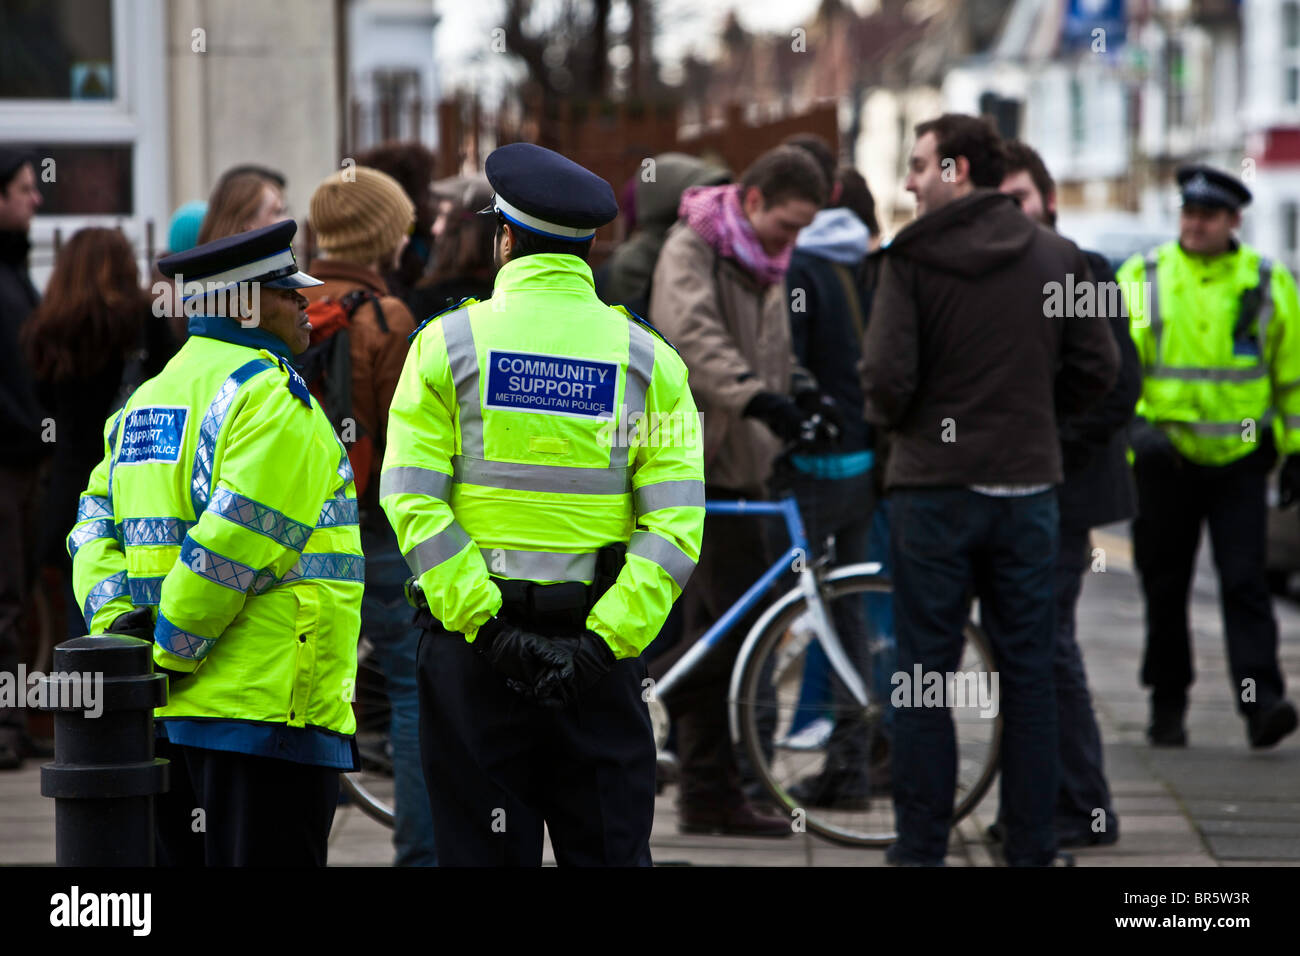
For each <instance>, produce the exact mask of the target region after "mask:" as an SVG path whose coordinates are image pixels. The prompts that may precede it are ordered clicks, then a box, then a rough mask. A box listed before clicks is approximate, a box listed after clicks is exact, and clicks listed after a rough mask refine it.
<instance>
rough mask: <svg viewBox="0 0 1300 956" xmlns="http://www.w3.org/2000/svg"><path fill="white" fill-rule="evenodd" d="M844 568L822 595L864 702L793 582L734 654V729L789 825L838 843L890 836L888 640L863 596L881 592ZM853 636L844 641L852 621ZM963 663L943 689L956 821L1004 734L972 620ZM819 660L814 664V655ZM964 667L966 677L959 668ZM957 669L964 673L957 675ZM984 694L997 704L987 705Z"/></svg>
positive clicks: (991, 765) (876, 578)
mask: <svg viewBox="0 0 1300 956" xmlns="http://www.w3.org/2000/svg"><path fill="white" fill-rule="evenodd" d="M860 567H861V566H856V567H847V568H841V569H838V570H836V571H833V572H831V573H830V574H828V575H826V577H825V578H824V579H823V582H822V595H823V601H824V602H825V604H826V609H827V611H828V613H829V615H830V618H831V620H832V622H834V624H835V626H836V630H837V632H838V633H840V634H841V641H842V642H843V643H844V645H845V650H846V652H848V653H849V654H850V656H851V657H854V658H855V659H856V660H857V661H858V665H857V666H858V669H859V671H866V673H863V675H862V676H863V677H864V678H865V683H866V684H867V687H868V690H869V692H870V700H871V703H870V705H869V706H868V707H867V708H866V709H863V708H862V707H860V706H858V705H857V704H856V703H855V702H854V701H853V700H852V698H851V697H850V696H849V695H848V694H847V692H845V691H844V689H843V688H842V686H840V681H839V680H838V678H833V677H832V676H831V675H832V674H833V670H831V669H829V665H827V664H826V663H825V657H824V654H822V653H821V651H820V643H819V642H818V641H817V639H816V636H815V632H814V631H813V629H812V626H811V621H810V619H809V617H808V616H807V613H806V612H807V608H808V605H807V599H806V598H805V597H804V596H803V595H802V594H801V593H799V592H798V591H797V590H795V591H791V592H789V593H788V594H787V595H785V596H784V597H783V598H781V599H780V600H779V601H778V602H777V603H776V604H775V605H773V606H772V608H770V609H769V610H768V612H767V613H766V614H765V615H764V616H763V618H761V619H760V620H759V622H758V623H757V624H756V625H755V626H754V629H753V631H751V632H750V635H749V637H748V638H747V640H746V642H745V646H744V647H743V648H742V649H741V653H740V657H739V658H738V660H737V662H736V670H735V672H734V675H733V680H732V694H731V699H730V705H731V708H732V720H733V735H738V737H739V741H740V744H741V746H742V749H743V752H744V753H745V754H746V756H747V757H748V759H749V763H750V765H751V766H752V767H753V768H754V770H755V772H756V774H757V776H758V778H759V779H760V780H761V781H762V783H763V785H764V787H765V788H766V790H767V792H768V793H769V794H770V796H771V797H772V799H773V800H775V801H776V802H777V803H778V804H779V805H780V806H782V807H784V808H785V809H786V810H787V811H789V812H790V814H791V819H792V823H800V822H801V823H802V825H803V827H805V828H806V829H807V830H810V831H812V832H814V833H818V834H820V835H822V836H824V837H826V838H827V839H830V840H833V841H835V842H837V843H843V844H848V845H852V846H886V845H888V844H890V843H893V842H894V840H895V839H896V838H897V834H896V832H895V827H894V802H893V797H892V793H891V790H892V784H891V781H890V774H889V766H890V754H889V749H890V743H889V741H890V739H891V736H892V719H891V704H890V696H891V693H892V692H893V691H894V689H895V687H894V685H893V683H892V681H891V678H892V677H893V674H894V672H895V670H896V668H897V665H896V662H895V660H894V658H893V654H892V644H891V643H890V642H889V641H888V640H887V639H882V638H881V636H880V635H879V634H878V633H876V632H875V629H874V628H873V627H872V625H871V619H872V614H871V613H870V612H869V609H868V606H867V602H868V601H869V600H879V599H880V597H879V596H885V597H886V599H887V596H888V595H889V593H890V592H891V590H892V586H891V584H890V582H889V580H888V579H887V578H885V577H884V576H882V575H879V574H874V573H868V572H865V571H862V570H860V569H859V568H860ZM853 622H857V625H856V630H857V632H858V643H857V644H856V648H857V650H856V653H855V650H854V647H855V645H854V643H853V641H851V640H848V639H846V635H845V632H846V631H853V630H854V629H855V627H854V624H853ZM965 637H966V640H965V645H964V650H963V656H962V662H961V665H960V669H959V672H958V675H959V676H958V677H957V679H956V680H955V681H949V682H948V691H949V693H951V694H953V695H954V696H953V697H950V698H949V700H953V699H955V700H956V701H957V702H958V703H959V704H964V706H956V707H953V708H951V712H952V714H953V719H954V724H955V728H956V736H957V788H956V794H955V801H954V810H953V822H954V823H956V822H957V821H958V820H960V819H961V818H962V817H963V816H965V815H966V814H967V813H969V812H970V811H971V810H972V809H973V808H974V807H975V805H976V804H978V803H979V801H980V800H981V799H982V798H983V797H984V795H985V793H987V792H988V789H989V787H990V785H991V784H992V782H993V778H994V776H995V775H996V773H997V760H998V747H999V743H1000V740H1001V733H1002V718H1001V716H1000V708H998V709H995V707H996V697H993V698H992V699H990V698H988V697H985V698H984V699H983V700H982V701H981V699H980V697H979V692H978V690H977V688H980V687H983V688H984V689H985V690H986V691H993V690H996V684H993V683H992V682H991V681H988V680H987V679H986V676H982V675H989V674H991V673H992V672H993V670H994V662H993V655H992V652H991V650H990V648H989V643H988V639H987V638H986V637H985V636H984V633H983V632H982V631H981V630H980V628H979V627H978V625H976V624H975V623H974V622H973V621H971V622H968V624H967V626H966V629H965ZM819 656H820V657H821V658H822V660H821V662H819V661H818V660H817V658H818V657H819ZM966 675H969V676H966ZM963 678H965V679H963ZM990 704H992V705H994V706H992V707H991V706H989V705H990Z"/></svg>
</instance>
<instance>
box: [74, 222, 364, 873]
mask: <svg viewBox="0 0 1300 956" xmlns="http://www.w3.org/2000/svg"><path fill="white" fill-rule="evenodd" d="M295 228H296V227H295V225H294V223H293V221H292V220H286V221H284V222H280V223H276V224H274V225H271V226H267V227H265V228H262V229H257V230H254V231H252V232H246V233H242V234H240V235H237V236H231V237H228V238H225V239H219V240H216V241H214V242H210V243H207V244H206V245H203V246H199V247H198V248H195V249H192V250H190V251H189V252H185V253H181V254H179V255H175V256H168V257H166V258H164V259H161V260H160V261H159V263H158V267H159V269H160V270H161V271H162V273H163V275H165V276H168V277H169V278H170V277H174V278H175V279H176V280H177V281H179V280H180V279H181V277H182V276H184V278H185V280H186V283H185V284H186V286H189V283H190V280H198V281H200V282H202V283H203V289H204V290H206V292H207V293H209V294H205V295H203V296H201V297H200V298H201V301H197V300H196V296H197V293H196V294H195V295H190V296H187V298H186V308H185V312H186V314H189V315H191V318H190V319H189V323H188V324H189V339H188V340H187V341H186V343H185V345H184V346H183V347H182V348H181V350H180V352H178V353H177V354H176V356H175V357H174V358H173V359H172V360H171V361H170V362H169V363H168V364H167V366H166V368H164V369H163V371H162V372H161V373H160V374H159V375H157V376H156V377H155V378H152V379H150V380H149V381H147V382H145V383H144V384H143V385H141V386H140V387H139V388H138V389H137V390H136V391H135V393H134V394H133V395H132V396H131V398H130V399H129V400H128V402H127V404H126V407H125V408H123V409H122V411H121V412H119V413H118V414H117V415H115V416H113V417H112V418H110V419H109V420H108V422H107V423H106V427H105V432H104V459H103V461H101V462H100V464H99V465H98V466H97V467H96V468H95V470H94V471H93V472H92V473H91V476H90V484H89V486H88V487H87V488H86V491H85V493H84V494H83V495H82V497H81V502H80V506H79V508H78V512H77V524H76V526H75V527H74V528H73V531H72V534H71V535H70V536H69V538H68V549H69V551H70V553H71V554H72V558H73V584H74V589H75V591H76V594H77V600H78V601H79V602H80V603H81V605H82V607H83V609H84V611H85V620H86V628H87V630H88V632H89V633H92V634H94V633H102V632H103V631H105V630H107V631H110V632H113V633H119V634H127V635H132V636H136V637H141V638H144V639H146V640H152V641H153V642H154V648H153V659H154V664H155V665H156V667H157V668H158V669H159V670H160V671H163V672H165V673H166V674H167V675H168V677H169V689H168V699H167V703H166V705H165V706H163V707H160V708H158V710H157V711H156V712H155V716H156V717H157V728H158V733H159V739H158V741H157V753H158V755H159V756H162V757H167V758H169V759H170V760H171V787H170V790H169V791H168V792H167V793H166V794H164V795H163V796H161V797H160V798H159V799H158V800H157V801H156V802H155V813H156V831H157V849H158V859H159V863H161V864H162V865H164V866H167V865H170V866H196V865H204V864H206V865H208V866H247V865H260V866H271V865H273V866H310V865H316V866H324V865H325V855H326V846H327V840H328V837H329V831H330V824H331V822H332V821H333V818H334V808H335V805H336V803H337V802H338V791H339V779H338V775H339V771H340V770H354V769H356V767H357V762H356V745H355V743H354V741H353V736H352V735H353V733H354V731H355V729H356V724H355V721H354V720H353V716H352V705H351V703H350V700H351V697H352V693H351V691H352V686H353V682H354V680H355V677H356V664H357V634H358V632H359V629H360V620H361V617H360V615H361V591H362V582H363V580H364V572H363V559H362V557H361V539H360V534H359V531H358V529H357V501H356V492H355V488H354V484H353V480H352V470H351V468H350V466H349V464H348V458H347V455H346V453H345V452H344V449H343V446H342V445H341V444H340V442H339V440H338V438H337V437H335V435H334V430H333V428H332V427H331V426H330V423H329V420H328V419H327V418H326V417H325V413H324V412H323V411H322V410H321V408H320V406H319V405H318V404H316V403H315V402H314V401H313V400H312V397H311V395H310V394H309V393H308V391H307V385H306V383H305V382H304V381H303V380H302V378H301V377H300V376H299V375H298V373H297V372H296V371H294V369H293V366H292V361H293V356H294V355H296V354H298V353H301V352H302V351H304V350H305V349H306V348H307V344H308V337H309V335H310V332H311V324H310V323H309V322H308V321H307V316H306V313H305V311H304V309H305V307H306V304H307V302H306V299H304V298H303V296H302V295H301V294H300V293H299V292H298V289H299V288H302V287H305V286H312V285H319V284H320V283H319V281H318V280H316V279H313V278H312V277H311V276H308V275H306V274H305V273H302V272H299V271H298V266H297V263H296V261H295V259H294V255H293V250H292V249H291V247H290V243H291V241H292V239H293V234H294V231H295ZM190 288H192V287H190ZM186 291H187V292H188V291H189V289H186ZM241 291H242V293H243V295H242V297H241V296H240V294H239V293H240V292H241ZM250 293H251V295H250ZM200 306H201V307H200ZM242 306H249V307H250V308H249V310H248V311H249V312H251V316H250V315H246V314H243V313H242V311H241V309H242ZM196 313H197V314H196ZM241 315H242V316H243V317H242V319H241V318H240V316H241ZM155 321H162V320H161V319H158V320H155ZM200 810H201V811H202V817H201V818H200V817H199V816H197V815H196V811H200ZM200 824H201V825H200Z"/></svg>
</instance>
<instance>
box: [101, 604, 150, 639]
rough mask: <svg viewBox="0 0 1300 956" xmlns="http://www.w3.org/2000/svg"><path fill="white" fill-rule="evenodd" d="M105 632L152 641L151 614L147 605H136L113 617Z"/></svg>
mask: <svg viewBox="0 0 1300 956" xmlns="http://www.w3.org/2000/svg"><path fill="white" fill-rule="evenodd" d="M104 633H105V634H118V635H121V636H123V637H138V638H139V639H140V640H142V641H149V642H150V643H152V642H153V614H151V613H150V612H149V609H148V608H147V607H138V608H136V609H135V610H134V611H127V612H126V613H125V614H119V615H118V616H117V617H115V618H113V623H112V624H110V625H108V630H107V631H105V632H104Z"/></svg>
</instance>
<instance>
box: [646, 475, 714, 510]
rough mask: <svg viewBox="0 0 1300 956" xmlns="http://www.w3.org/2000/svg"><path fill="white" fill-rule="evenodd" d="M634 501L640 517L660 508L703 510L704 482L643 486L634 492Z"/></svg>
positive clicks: (673, 482)
mask: <svg viewBox="0 0 1300 956" xmlns="http://www.w3.org/2000/svg"><path fill="white" fill-rule="evenodd" d="M632 496H633V497H632V501H633V505H634V507H635V509H636V513H637V514H638V515H644V514H649V513H650V512H652V511H658V510H659V509H660V508H703V507H704V482H702V481H689V480H686V481H660V482H657V483H656V484H653V485H642V486H641V487H640V488H637V489H636V490H635V491H633V492H632Z"/></svg>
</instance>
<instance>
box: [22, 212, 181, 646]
mask: <svg viewBox="0 0 1300 956" xmlns="http://www.w3.org/2000/svg"><path fill="white" fill-rule="evenodd" d="M22 345H23V348H24V350H25V352H26V357H27V360H28V362H29V363H30V367H31V371H32V377H33V378H34V379H35V380H36V386H37V392H38V395H39V396H40V398H41V401H42V404H43V405H44V406H45V408H47V409H48V410H49V411H50V413H51V418H50V419H48V420H47V428H46V430H45V433H44V434H43V435H42V437H43V438H44V439H45V440H46V441H50V442H52V443H53V446H54V461H53V465H52V470H51V473H50V487H49V489H48V492H47V494H46V499H45V504H44V507H43V508H42V511H41V529H40V538H39V553H38V559H39V563H40V564H41V566H42V568H43V569H52V570H53V571H54V573H55V574H56V575H57V574H58V573H59V572H62V576H63V581H64V583H63V590H64V593H65V595H71V593H72V588H71V585H70V583H69V582H70V575H71V571H72V564H71V560H70V559H69V557H68V552H67V545H66V540H67V535H68V532H69V530H70V529H71V528H72V526H73V524H75V523H76V516H77V499H78V497H79V495H80V493H81V489H82V488H84V487H86V482H87V479H88V478H89V477H90V472H91V470H92V469H93V468H94V467H95V465H97V464H98V463H99V461H100V459H101V458H103V457H104V422H105V420H106V419H107V418H108V416H109V415H110V414H111V413H113V412H114V411H116V410H117V409H118V408H121V407H122V405H123V404H124V403H125V401H126V399H127V397H128V395H129V394H130V392H131V391H132V390H134V388H135V386H137V385H139V384H140V383H141V382H143V381H144V380H145V379H147V378H150V377H152V376H154V375H156V374H157V373H158V372H159V371H161V370H162V367H163V366H164V365H165V364H167V360H168V359H169V358H171V356H172V353H174V352H175V350H176V346H175V343H174V341H173V340H172V337H171V333H170V331H169V330H168V327H167V321H166V320H165V319H162V318H155V317H154V316H153V314H152V309H151V306H150V300H149V295H148V293H146V292H145V291H144V290H143V289H141V288H140V272H139V268H138V267H137V265H136V259H135V250H133V249H132V248H131V244H130V242H128V241H127V239H126V237H125V236H123V235H122V233H121V232H120V231H119V230H117V229H82V230H81V231H79V232H78V233H77V234H76V235H74V236H73V237H72V238H71V239H70V240H69V241H68V243H67V245H65V246H64V247H63V248H62V249H61V250H60V251H59V255H58V258H57V259H56V260H55V263H54V272H53V274H52V275H51V276H50V281H49V285H48V287H47V288H46V290H45V297H44V299H43V300H42V301H41V304H40V305H39V306H38V307H37V309H36V311H35V312H34V313H33V314H32V317H31V320H30V321H28V322H27V324H26V325H25V326H24V328H23V334H22ZM45 573H46V575H47V579H48V572H45ZM75 603H76V602H75V598H74V599H72V604H71V605H69V608H68V630H69V633H73V634H82V633H84V632H85V631H84V627H83V626H82V624H81V614H80V613H79V611H78V609H77V608H76V607H75Z"/></svg>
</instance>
